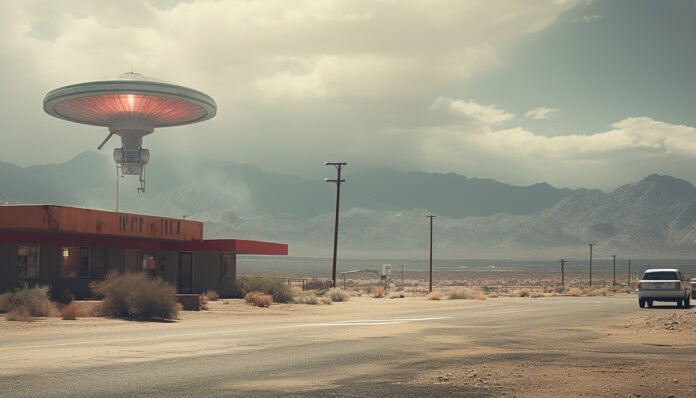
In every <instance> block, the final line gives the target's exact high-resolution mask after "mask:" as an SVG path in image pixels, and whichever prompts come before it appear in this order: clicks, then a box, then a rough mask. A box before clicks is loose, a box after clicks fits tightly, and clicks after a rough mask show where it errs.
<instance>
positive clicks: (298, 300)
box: [294, 292, 319, 305]
mask: <svg viewBox="0 0 696 398" xmlns="http://www.w3.org/2000/svg"><path fill="white" fill-rule="evenodd" d="M294 300H295V304H311V305H314V304H319V297H317V295H316V294H314V292H300V293H299V294H296V295H295V297H294Z"/></svg>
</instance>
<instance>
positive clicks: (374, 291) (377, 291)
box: [370, 286, 384, 298]
mask: <svg viewBox="0 0 696 398" xmlns="http://www.w3.org/2000/svg"><path fill="white" fill-rule="evenodd" d="M370 294H371V295H372V297H374V298H382V297H384V286H372V287H370Z"/></svg>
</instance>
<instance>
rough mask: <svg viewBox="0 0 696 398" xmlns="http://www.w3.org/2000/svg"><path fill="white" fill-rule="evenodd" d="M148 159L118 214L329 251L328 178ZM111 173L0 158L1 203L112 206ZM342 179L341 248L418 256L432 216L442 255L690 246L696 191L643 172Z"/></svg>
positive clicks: (101, 162)
mask: <svg viewBox="0 0 696 398" xmlns="http://www.w3.org/2000/svg"><path fill="white" fill-rule="evenodd" d="M155 164H156V163H153V165H152V167H150V170H149V171H148V184H149V185H148V192H147V194H145V195H137V194H136V193H135V189H134V187H133V184H132V179H130V180H129V179H124V180H121V181H123V183H122V184H121V185H122V186H121V210H122V211H133V212H143V213H148V214H158V215H167V216H175V217H180V216H183V215H187V216H188V218H190V219H197V220H201V221H204V222H205V223H206V235H207V236H208V237H236V238H247V239H261V240H272V241H281V242H287V243H289V244H290V252H291V254H294V255H328V253H329V252H330V248H331V244H332V238H333V221H334V220H333V219H334V215H333V204H334V199H335V188H334V187H333V185H329V184H325V183H323V182H322V181H315V180H310V179H305V178H302V177H297V176H286V175H280V174H274V173H268V172H265V171H263V170H261V169H259V168H258V167H256V166H252V165H235V164H233V163H228V162H213V161H203V162H201V163H200V164H197V165H190V164H187V165H185V166H182V167H180V168H176V167H174V166H173V165H171V164H163V163H160V165H159V166H157V167H155ZM181 170H184V171H183V172H182V171H181ZM114 175H115V171H114V168H113V165H112V164H110V159H108V158H106V157H105V156H100V155H97V154H95V153H84V154H81V155H79V156H78V157H76V158H75V159H72V160H71V161H69V162H66V163H64V164H59V165H45V166H31V167H26V168H22V167H17V166H14V165H11V164H7V163H1V162H0V195H1V196H2V197H4V198H5V200H7V201H9V202H20V203H37V202H38V203H58V204H68V205H77V206H88V207H97V208H105V209H113V206H114V204H115V203H114V201H115V197H114V178H115V177H113V176H114ZM347 180H348V183H346V185H344V187H343V190H342V202H341V204H342V206H341V207H342V211H341V219H340V236H339V239H340V244H341V246H340V250H341V252H342V253H343V254H344V255H351V256H356V257H361V256H375V255H379V256H395V257H411V256H422V255H423V253H424V251H425V250H426V249H427V245H428V225H427V219H426V218H425V215H427V214H430V213H433V214H436V215H438V217H437V218H435V230H434V236H435V247H436V250H437V251H438V254H439V255H440V256H443V257H469V258H472V257H475V258H486V257H538V258H546V257H549V256H566V257H569V256H571V257H572V256H576V257H584V256H585V255H586V251H587V250H586V249H587V248H586V245H587V243H589V242H593V243H596V244H597V246H596V250H597V251H598V252H599V253H604V255H609V254H619V255H621V256H638V255H641V256H648V257H684V256H691V255H693V254H694V250H693V249H692V247H693V246H694V243H696V223H695V221H696V187H694V186H693V185H691V184H690V183H688V182H686V181H684V180H680V179H677V178H674V177H670V176H660V175H650V176H648V177H646V178H645V179H643V180H641V181H639V182H636V183H632V184H627V185H624V186H621V187H619V188H617V189H616V190H614V191H613V192H610V193H605V192H602V191H599V190H587V189H579V190H569V189H564V190H559V189H556V188H553V187H552V186H550V185H548V184H544V183H540V184H535V185H532V186H529V187H515V186H511V185H506V184H501V183H498V182H496V181H493V180H488V179H483V180H482V179H473V178H466V177H463V176H459V175H456V174H428V173H406V172H397V171H392V170H373V171H363V172H356V173H354V174H348V175H347ZM457 204H459V207H457V206H456V205H457ZM515 204H518V206H515ZM534 206H536V207H534ZM542 206H543V207H542ZM270 208H273V211H270V210H268V209H270Z"/></svg>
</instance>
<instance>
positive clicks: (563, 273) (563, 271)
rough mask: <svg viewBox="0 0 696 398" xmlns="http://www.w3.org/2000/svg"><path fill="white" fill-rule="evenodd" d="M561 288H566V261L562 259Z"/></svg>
mask: <svg viewBox="0 0 696 398" xmlns="http://www.w3.org/2000/svg"><path fill="white" fill-rule="evenodd" d="M561 286H563V287H565V259H563V258H562V259H561Z"/></svg>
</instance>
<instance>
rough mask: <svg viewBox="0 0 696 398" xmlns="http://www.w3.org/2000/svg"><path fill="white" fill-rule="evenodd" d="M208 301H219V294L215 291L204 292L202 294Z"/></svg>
mask: <svg viewBox="0 0 696 398" xmlns="http://www.w3.org/2000/svg"><path fill="white" fill-rule="evenodd" d="M202 295H203V296H205V297H206V298H207V300H208V301H218V300H220V294H219V293H218V292H217V291H216V290H206V291H205V292H204V293H203V294H202Z"/></svg>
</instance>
